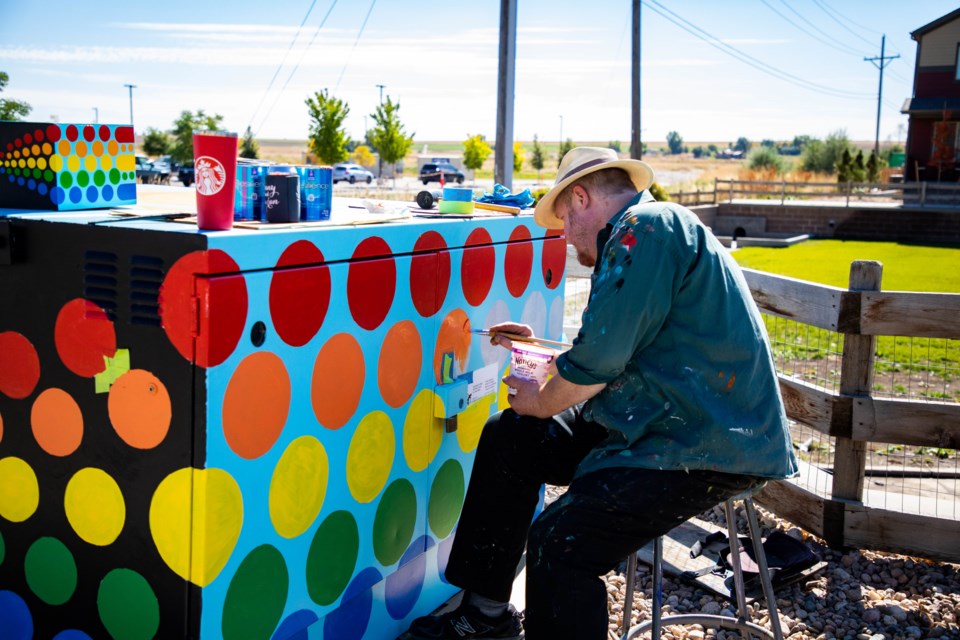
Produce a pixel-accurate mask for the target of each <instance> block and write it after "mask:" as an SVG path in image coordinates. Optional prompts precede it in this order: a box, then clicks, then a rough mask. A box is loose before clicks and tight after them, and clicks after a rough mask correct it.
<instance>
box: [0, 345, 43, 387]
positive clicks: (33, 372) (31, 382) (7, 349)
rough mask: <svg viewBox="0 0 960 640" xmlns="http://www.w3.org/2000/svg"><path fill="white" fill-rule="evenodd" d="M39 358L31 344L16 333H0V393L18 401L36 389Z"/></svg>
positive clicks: (38, 374)
mask: <svg viewBox="0 0 960 640" xmlns="http://www.w3.org/2000/svg"><path fill="white" fill-rule="evenodd" d="M39 380H40V358H39V357H37V350H36V349H35V348H34V346H33V343H31V342H30V341H29V340H27V339H26V338H25V337H24V336H23V335H22V334H20V333H17V332H16V331H4V332H3V333H0V393H4V394H6V395H7V396H9V397H11V398H14V399H16V400H20V399H23V398H26V397H27V396H29V395H30V394H31V393H33V390H34V389H35V388H36V387H37V382H38V381H39Z"/></svg>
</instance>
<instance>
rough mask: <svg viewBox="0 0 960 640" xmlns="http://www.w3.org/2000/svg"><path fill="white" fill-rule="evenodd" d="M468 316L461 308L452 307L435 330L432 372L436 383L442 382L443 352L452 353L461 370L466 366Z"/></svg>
mask: <svg viewBox="0 0 960 640" xmlns="http://www.w3.org/2000/svg"><path fill="white" fill-rule="evenodd" d="M471 338H472V335H471V334H470V318H468V317H467V313H466V311H464V310H463V309H454V310H453V311H451V312H450V313H448V314H447V317H446V318H444V319H443V323H441V325H440V331H438V332H437V346H436V347H435V348H434V351H433V373H434V375H435V376H436V377H437V383H438V384H439V383H441V382H443V374H442V372H441V367H442V366H443V354H445V353H452V354H453V357H454V360H456V361H457V364H458V365H459V367H460V369H459V370H460V371H461V372H463V371H465V370H466V368H467V357H468V356H469V355H470V339H471Z"/></svg>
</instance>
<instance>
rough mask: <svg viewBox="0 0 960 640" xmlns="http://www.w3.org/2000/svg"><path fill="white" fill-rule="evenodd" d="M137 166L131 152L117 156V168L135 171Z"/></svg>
mask: <svg viewBox="0 0 960 640" xmlns="http://www.w3.org/2000/svg"><path fill="white" fill-rule="evenodd" d="M136 168H137V164H136V160H135V159H134V157H133V156H132V155H130V154H122V155H119V156H117V169H119V170H120V171H133V170H134V169H136Z"/></svg>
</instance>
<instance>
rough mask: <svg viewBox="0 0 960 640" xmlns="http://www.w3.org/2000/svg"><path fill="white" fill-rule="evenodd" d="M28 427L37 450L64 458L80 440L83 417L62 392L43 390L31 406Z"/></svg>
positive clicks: (69, 397)
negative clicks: (37, 445) (30, 429)
mask: <svg viewBox="0 0 960 640" xmlns="http://www.w3.org/2000/svg"><path fill="white" fill-rule="evenodd" d="M30 426H31V428H32V429H33V437H34V438H35V439H36V440H37V444H39V445H40V448H41V449H43V450H44V451H46V452H47V453H49V454H50V455H52V456H60V457H63V456H68V455H70V454H71V453H73V452H74V451H76V450H77V447H79V446H80V441H81V440H82V439H83V414H82V413H80V407H79V406H77V402H76V400H74V399H73V397H71V396H70V394H69V393H67V392H66V391H64V390H63V389H57V388H53V389H47V390H46V391H44V392H43V393H41V394H40V395H39V396H37V399H36V400H35V401H34V403H33V408H32V409H31V411H30Z"/></svg>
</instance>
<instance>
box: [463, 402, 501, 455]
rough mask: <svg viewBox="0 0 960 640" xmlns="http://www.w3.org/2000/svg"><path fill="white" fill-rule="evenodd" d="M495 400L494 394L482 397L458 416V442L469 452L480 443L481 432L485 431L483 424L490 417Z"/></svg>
mask: <svg viewBox="0 0 960 640" xmlns="http://www.w3.org/2000/svg"><path fill="white" fill-rule="evenodd" d="M493 400H494V396H493V395H492V394H491V395H489V396H486V397H483V398H480V399H479V400H477V401H476V402H474V403H473V404H471V405H470V406H469V407H467V408H466V409H465V410H464V411H463V412H462V413H461V414H460V415H459V416H457V443H458V444H459V445H460V449H462V450H463V451H465V452H468V453H469V452H470V451H473V450H474V449H476V448H477V444H479V443H480V434H482V433H483V425H484V424H486V422H487V418H489V417H490V406H491V405H492V404H493Z"/></svg>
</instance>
